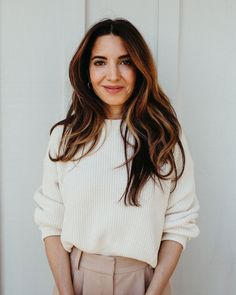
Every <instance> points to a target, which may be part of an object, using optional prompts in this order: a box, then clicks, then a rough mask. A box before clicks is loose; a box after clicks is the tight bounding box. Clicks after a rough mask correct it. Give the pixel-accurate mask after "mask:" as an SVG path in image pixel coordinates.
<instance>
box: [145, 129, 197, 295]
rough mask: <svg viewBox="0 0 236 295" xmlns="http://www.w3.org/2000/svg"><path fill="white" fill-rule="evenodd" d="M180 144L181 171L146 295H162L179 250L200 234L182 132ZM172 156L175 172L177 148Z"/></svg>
mask: <svg viewBox="0 0 236 295" xmlns="http://www.w3.org/2000/svg"><path fill="white" fill-rule="evenodd" d="M181 142H182V144H183V148H184V152H185V169H184V172H183V174H182V176H181V178H180V179H179V180H178V182H177V186H176V188H175V190H174V191H173V192H172V193H170V196H169V200H168V205H167V209H166V213H165V222H164V228H163V234H162V239H161V241H162V242H161V245H160V249H159V253H158V263H157V266H156V268H155V271H154V276H153V279H152V282H151V284H150V286H149V289H148V291H147V294H148V295H151V294H152V295H154V294H155V295H161V294H162V292H163V290H164V288H165V286H166V284H167V283H168V281H169V279H170V277H171V275H172V274H173V272H174V270H175V268H176V265H177V263H178V261H179V258H180V255H181V253H182V251H183V250H185V249H186V243H187V241H188V240H190V239H191V238H194V237H197V236H198V235H199V233H200V231H199V228H198V226H197V225H196V219H197V217H198V210H199V208H200V206H199V202H198V198H197V196H196V192H195V179H194V167H193V161H192V158H191V155H190V151H189V147H188V144H187V140H186V137H185V135H184V133H183V132H182V136H181ZM174 157H175V160H176V165H177V169H179V168H180V167H179V165H180V164H181V161H180V159H181V158H180V157H181V154H180V150H179V148H178V149H175V152H174ZM172 184H173V183H172Z"/></svg>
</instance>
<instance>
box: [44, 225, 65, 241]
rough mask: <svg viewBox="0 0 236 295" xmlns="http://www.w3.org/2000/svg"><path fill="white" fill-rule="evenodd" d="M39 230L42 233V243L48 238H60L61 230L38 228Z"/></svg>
mask: <svg viewBox="0 0 236 295" xmlns="http://www.w3.org/2000/svg"><path fill="white" fill-rule="evenodd" d="M40 230H41V232H42V237H41V239H42V241H43V240H44V239H45V238H46V237H49V236H60V235H61V230H60V229H58V228H52V227H40Z"/></svg>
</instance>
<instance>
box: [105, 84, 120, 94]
mask: <svg viewBox="0 0 236 295" xmlns="http://www.w3.org/2000/svg"><path fill="white" fill-rule="evenodd" d="M103 87H104V89H105V90H106V91H107V92H108V93H110V94H116V93H118V92H120V91H121V90H122V89H123V88H124V87H122V86H103Z"/></svg>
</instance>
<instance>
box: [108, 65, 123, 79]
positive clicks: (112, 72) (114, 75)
mask: <svg viewBox="0 0 236 295" xmlns="http://www.w3.org/2000/svg"><path fill="white" fill-rule="evenodd" d="M119 77H120V71H119V68H118V66H117V65H116V64H110V65H109V66H108V68H107V79H108V80H110V81H117V80H119Z"/></svg>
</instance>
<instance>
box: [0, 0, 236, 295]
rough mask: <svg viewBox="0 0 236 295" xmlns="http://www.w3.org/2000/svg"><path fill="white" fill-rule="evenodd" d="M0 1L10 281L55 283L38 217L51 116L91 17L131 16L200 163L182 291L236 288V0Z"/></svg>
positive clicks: (4, 238)
mask: <svg viewBox="0 0 236 295" xmlns="http://www.w3.org/2000/svg"><path fill="white" fill-rule="evenodd" d="M0 13H1V18H0V19H1V31H0V38H1V49H0V62H1V78H0V79H1V80H0V87H1V93H0V95H1V106H0V111H1V174H0V177H1V199H0V202H1V203H0V205H1V206H0V210H1V211H0V217H1V223H0V224H1V240H0V242H1V260H0V263H1V291H0V293H1V294H2V295H31V294H34V295H41V294H45V295H47V294H48V295H49V294H51V288H52V285H53V278H52V275H51V272H50V270H49V266H48V263H47V260H46V256H45V252H44V248H43V244H42V242H41V237H40V232H39V231H38V229H37V228H36V226H35V225H34V223H33V210H34V206H35V204H34V202H33V192H34V190H35V189H36V187H38V185H39V184H40V182H41V176H42V175H41V173H42V160H43V156H44V153H45V149H46V145H47V141H48V138H49V128H50V127H51V126H52V124H53V123H55V122H56V121H58V120H59V119H60V118H62V117H63V114H64V113H65V109H66V108H67V106H68V102H69V99H70V86H69V83H68V63H69V60H70V58H71V57H72V54H73V53H74V51H75V49H76V47H77V46H78V44H79V42H80V40H81V37H82V36H83V34H84V32H85V30H86V28H88V26H90V25H91V24H93V23H94V22H95V21H97V20H99V19H100V18H102V17H116V16H121V17H126V18H128V19H129V20H130V21H131V22H133V23H134V24H135V25H136V26H137V27H138V29H139V30H140V31H141V33H142V34H143V35H144V37H145V38H146V40H147V41H148V43H149V45H150V47H151V50H152V52H153V55H154V57H155V60H156V64H157V66H158V72H159V81H160V84H161V86H162V87H163V88H164V90H165V91H166V93H167V94H168V95H169V96H170V99H171V100H172V102H173V104H174V106H175V108H176V110H177V113H178V115H179V118H180V120H181V121H182V124H183V127H184V129H185V131H186V134H187V137H188V141H189V146H190V149H191V152H192V157H193V159H194V163H195V174H196V184H197V192H198V197H199V201H200V205H201V209H200V217H199V220H198V223H199V227H200V231H201V233H200V236H199V237H198V238H197V239H193V240H191V241H190V242H189V243H188V245H187V249H186V251H185V252H184V253H183V255H182V256H181V259H180V262H179V264H178V266H177V269H176V272H175V273H174V275H173V277H172V285H173V289H174V290H175V291H174V292H173V295H190V294H191V295H209V294H214V295H222V294H226V295H227V294H228V295H232V294H233V290H234V288H233V287H234V285H235V283H234V281H233V278H235V277H236V269H235V266H236V250H235V245H236V234H235V224H236V217H235V209H236V198H235V197H236V178H235V167H234V165H235V163H236V161H235V160H236V153H235V146H236V119H235V111H236V99H235V97H236V86H235V79H236V72H235V68H234V67H233V66H234V65H235V64H236V57H235V52H236V34H235V30H234V29H233V28H235V27H236V1H234V0H231V1H230V0H227V1H224V0H214V1H213V0H204V1H203V0H198V1H194V0H182V1H181V0H179V1H178V0H175V1H174V0H159V1H158V0H145V1H143V0H142V1H135V0H130V1H128V2H127V1H124V0H120V1H119V2H118V1H114V0H111V1H105V0H100V1H96V0H89V1H85V0H77V1H76V0H67V1H65V0H61V1H58V0H57V1H56V0H50V1H46V0H40V1H39V0H33V1H32V0H31V1H30V0H21V1H17V0H1V3H0ZM233 284H234V285H233Z"/></svg>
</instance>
